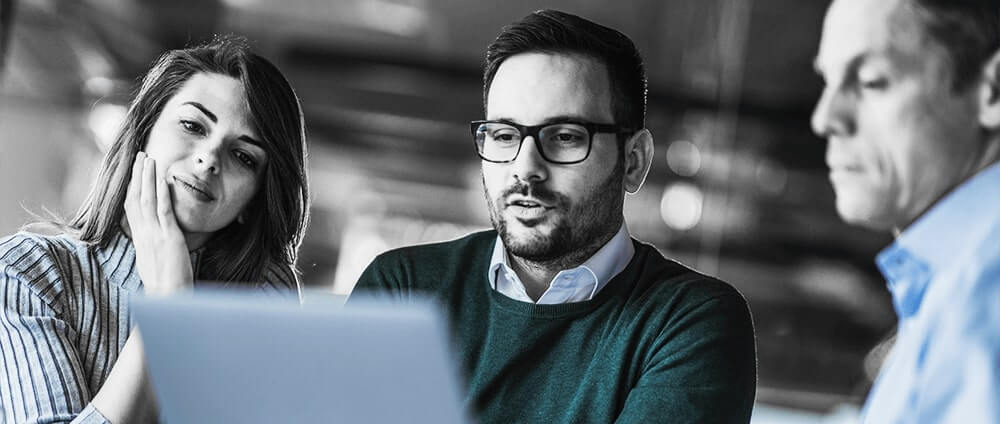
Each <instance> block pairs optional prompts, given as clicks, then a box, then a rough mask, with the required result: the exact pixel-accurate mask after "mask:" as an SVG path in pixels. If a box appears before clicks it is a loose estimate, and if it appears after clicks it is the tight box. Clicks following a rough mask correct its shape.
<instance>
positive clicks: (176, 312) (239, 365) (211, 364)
mask: <svg viewBox="0 0 1000 424" xmlns="http://www.w3.org/2000/svg"><path fill="white" fill-rule="evenodd" d="M132 304H133V313H134V316H135V318H136V320H137V322H138V325H139V330H140V333H141V334H142V339H143V343H144V346H145V351H146V358H147V364H148V367H149V372H150V374H151V379H152V383H153V387H154V390H155V392H156V396H157V400H158V402H159V405H160V410H161V416H162V418H164V419H165V420H166V422H169V423H196V422H206V423H275V422H324V423H325V422H344V423H403V422H414V423H459V422H463V421H464V415H463V412H462V407H461V403H460V399H461V398H460V393H459V390H458V378H457V367H456V366H455V365H454V364H455V363H456V362H454V361H453V360H452V356H451V354H450V353H451V352H450V350H449V348H448V347H447V346H448V343H447V340H448V339H447V332H446V326H445V321H444V319H443V317H442V316H441V314H440V313H439V311H438V310H437V309H436V307H435V305H434V304H432V303H430V302H429V301H421V300H416V301H409V302H407V303H405V304H401V303H391V302H387V301H385V300H376V299H365V300H362V301H354V300H352V302H351V304H350V305H347V306H340V305H339V304H338V303H336V302H312V303H307V304H305V305H300V304H299V303H298V302H295V301H285V300H281V299H275V298H273V297H260V296H251V295H247V294H236V293H224V292H211V293H204V292H196V293H195V294H191V295H182V296H175V297H170V298H166V299H154V298H141V297H136V298H135V299H134V300H133V301H132Z"/></svg>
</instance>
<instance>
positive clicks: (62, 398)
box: [0, 232, 298, 423]
mask: <svg viewBox="0 0 1000 424" xmlns="http://www.w3.org/2000/svg"><path fill="white" fill-rule="evenodd" d="M200 258H201V251H200V250H196V251H194V252H192V253H191V263H192V269H194V270H197V269H198V264H199V260H200ZM264 281H266V282H264V283H259V284H257V285H256V287H257V288H260V289H263V290H265V291H272V292H285V291H288V290H292V291H297V290H298V282H297V279H296V277H295V274H294V272H293V271H292V269H291V267H280V266H269V267H268V268H267V269H266V271H265V276H264ZM141 291H142V281H140V280H139V274H138V271H137V270H136V268H135V248H134V247H133V244H132V241H131V239H129V238H128V237H127V236H125V235H124V234H122V233H119V234H118V235H117V236H116V237H115V239H114V240H113V241H112V242H111V243H109V244H108V247H106V248H95V247H90V246H88V245H86V244H85V243H83V242H81V241H79V240H77V239H75V238H73V237H71V236H67V235H59V236H43V235H37V234H32V233H25V232H22V233H18V234H15V235H13V236H9V237H6V238H3V239H0V305H2V307H3V309H2V310H0V423H2V422H8V423H63V422H72V423H107V422H108V420H107V419H106V418H105V417H103V416H102V415H101V414H100V412H98V411H97V410H96V409H94V407H93V406H92V405H91V403H90V402H91V400H92V399H93V397H94V395H95V394H96V393H97V391H98V390H99V389H100V388H101V385H103V384H104V381H105V380H106V379H107V377H108V374H109V373H110V372H111V367H112V366H113V365H114V363H115V361H116V360H117V358H118V353H119V352H120V351H121V350H122V349H123V348H124V347H125V341H126V340H127V339H128V335H129V330H130V329H131V327H132V319H131V316H130V313H129V297H130V296H131V295H132V294H134V293H141Z"/></svg>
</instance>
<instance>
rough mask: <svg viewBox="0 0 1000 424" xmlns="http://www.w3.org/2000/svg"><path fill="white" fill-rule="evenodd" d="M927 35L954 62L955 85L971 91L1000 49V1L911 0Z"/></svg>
mask: <svg viewBox="0 0 1000 424" xmlns="http://www.w3.org/2000/svg"><path fill="white" fill-rule="evenodd" d="M909 4H910V6H911V7H912V8H913V10H914V11H915V12H916V13H917V16H918V17H919V19H920V20H921V23H922V24H923V25H924V29H925V30H926V31H927V35H928V36H929V37H930V38H931V39H932V40H934V41H937V42H938V43H940V44H941V45H942V46H943V47H944V48H945V50H946V51H947V54H948V57H949V59H950V60H951V62H952V63H951V65H952V67H951V69H952V85H953V88H954V89H956V90H962V89H965V88H968V87H969V85H970V84H973V83H975V81H976V80H977V79H978V78H979V76H980V72H981V71H982V67H983V65H985V64H986V61H988V60H989V59H990V57H991V56H993V54H994V53H996V52H997V49H998V48H1000V1H997V0H910V2H909Z"/></svg>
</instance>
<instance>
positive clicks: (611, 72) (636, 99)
mask: <svg viewBox="0 0 1000 424" xmlns="http://www.w3.org/2000/svg"><path fill="white" fill-rule="evenodd" d="M530 52H541V53H550V54H560V53H565V54H579V55H583V56H586V57H592V58H594V59H596V60H597V61H598V62H600V63H603V64H604V66H605V68H607V71H608V83H609V86H610V88H611V112H612V114H613V115H614V119H615V121H616V122H615V123H616V124H618V125H622V126H626V127H631V128H636V129H639V128H643V127H645V122H646V71H645V68H644V66H643V63H642V56H641V55H640V54H639V50H638V49H637V48H636V47H635V44H633V43H632V40H630V39H629V38H628V37H627V36H626V35H625V34H622V33H621V32H619V31H617V30H614V29H611V28H608V27H606V26H603V25H600V24H597V23H594V22H591V21H589V20H586V19H583V18H581V17H579V16H576V15H571V14H569V13H565V12H560V11H558V10H539V11H537V12H534V13H532V14H530V15H528V16H525V17H524V18H522V19H521V20H519V21H516V22H514V23H512V24H510V25H507V26H506V27H504V28H503V30H502V31H501V32H500V35H498V36H497V38H496V40H494V41H493V43H492V44H490V46H489V47H488V48H487V49H486V63H485V66H484V68H485V69H484V73H483V110H484V111H485V110H486V107H487V97H488V96H489V93H490V86H491V85H492V84H493V77H494V76H496V73H497V70H498V69H500V65H501V64H502V63H503V62H504V61H505V60H507V58H509V57H511V56H514V55H517V54H521V53H530Z"/></svg>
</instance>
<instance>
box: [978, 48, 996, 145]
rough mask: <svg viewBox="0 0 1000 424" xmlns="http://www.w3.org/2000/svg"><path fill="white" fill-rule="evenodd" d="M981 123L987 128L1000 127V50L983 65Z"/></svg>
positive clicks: (980, 101)
mask: <svg viewBox="0 0 1000 424" xmlns="http://www.w3.org/2000/svg"><path fill="white" fill-rule="evenodd" d="M978 106H979V125H982V126H983V127H984V128H986V129H990V130H996V129H1000V50H998V51H995V52H993V56H991V57H990V60H988V61H987V62H986V65H984V66H983V74H982V81H981V82H980V84H979V105H978Z"/></svg>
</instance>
